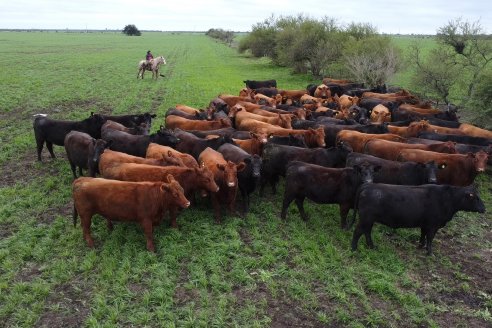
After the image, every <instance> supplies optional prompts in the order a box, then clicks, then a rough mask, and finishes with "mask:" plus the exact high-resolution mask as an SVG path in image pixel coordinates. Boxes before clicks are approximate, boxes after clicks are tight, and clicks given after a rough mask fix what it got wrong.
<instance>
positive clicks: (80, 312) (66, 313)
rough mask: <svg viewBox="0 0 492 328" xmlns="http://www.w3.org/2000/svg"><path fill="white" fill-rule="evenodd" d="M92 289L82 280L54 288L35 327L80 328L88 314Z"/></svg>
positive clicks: (79, 278) (78, 279)
mask: <svg viewBox="0 0 492 328" xmlns="http://www.w3.org/2000/svg"><path fill="white" fill-rule="evenodd" d="M91 294H92V288H91V287H90V286H88V284H87V283H86V282H85V281H84V280H83V279H82V277H80V276H79V277H75V278H74V279H73V280H72V281H69V282H67V283H65V284H62V285H59V286H57V287H55V289H54V290H53V291H52V293H51V294H50V295H49V296H48V299H47V300H46V303H45V311H44V313H43V314H42V315H41V317H40V318H39V320H38V322H37V323H36V325H35V327H49V328H51V327H82V326H83V325H84V321H85V319H86V318H87V316H88V315H89V313H90V307H89V303H90V300H91Z"/></svg>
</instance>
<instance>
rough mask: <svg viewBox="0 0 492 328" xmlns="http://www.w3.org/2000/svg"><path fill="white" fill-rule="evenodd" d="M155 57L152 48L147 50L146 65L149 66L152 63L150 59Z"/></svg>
mask: <svg viewBox="0 0 492 328" xmlns="http://www.w3.org/2000/svg"><path fill="white" fill-rule="evenodd" d="M152 59H154V56H153V55H152V53H151V52H150V50H148V51H147V55H146V56H145V60H146V61H147V62H146V63H145V64H146V66H149V65H150V61H151V60H152Z"/></svg>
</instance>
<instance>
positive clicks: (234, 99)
mask: <svg viewBox="0 0 492 328" xmlns="http://www.w3.org/2000/svg"><path fill="white" fill-rule="evenodd" d="M219 98H220V99H222V100H223V101H224V102H225V103H226V104H227V106H229V108H230V107H232V106H234V105H235V104H237V103H238V102H249V103H254V100H253V98H251V97H241V96H233V95H228V94H220V95H219Z"/></svg>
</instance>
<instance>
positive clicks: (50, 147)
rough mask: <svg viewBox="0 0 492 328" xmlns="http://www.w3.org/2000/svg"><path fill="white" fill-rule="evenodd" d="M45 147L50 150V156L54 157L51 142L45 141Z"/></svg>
mask: <svg viewBox="0 0 492 328" xmlns="http://www.w3.org/2000/svg"><path fill="white" fill-rule="evenodd" d="M46 148H48V151H49V152H50V155H51V158H55V157H56V156H55V153H54V152H53V143H51V142H48V141H46Z"/></svg>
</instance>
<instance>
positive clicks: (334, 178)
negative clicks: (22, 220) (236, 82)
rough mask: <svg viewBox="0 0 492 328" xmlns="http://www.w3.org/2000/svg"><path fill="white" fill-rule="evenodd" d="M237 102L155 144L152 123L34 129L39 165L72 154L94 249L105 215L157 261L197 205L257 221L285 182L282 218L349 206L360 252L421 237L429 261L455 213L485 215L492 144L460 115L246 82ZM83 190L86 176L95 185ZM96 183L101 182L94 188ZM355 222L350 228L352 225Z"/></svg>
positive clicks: (188, 110) (177, 113) (182, 120)
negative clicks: (408, 235) (137, 235)
mask: <svg viewBox="0 0 492 328" xmlns="http://www.w3.org/2000/svg"><path fill="white" fill-rule="evenodd" d="M244 82H245V84H246V88H244V89H242V90H240V92H239V95H229V94H220V95H219V96H218V97H217V98H215V99H213V100H211V101H210V104H209V106H208V107H207V108H206V109H196V108H193V107H190V106H186V105H180V104H178V105H176V106H175V108H170V109H169V110H168V111H167V112H166V117H165V127H164V126H163V125H161V126H160V128H159V129H158V130H157V132H155V133H150V130H151V123H152V119H153V118H155V115H151V114H149V113H145V114H134V115H122V116H108V115H100V114H94V113H91V115H90V117H89V118H87V119H85V120H83V121H59V120H52V119H50V118H47V117H46V116H45V115H37V116H36V118H35V120H34V133H35V138H36V143H37V152H38V159H39V160H41V152H42V149H43V146H44V144H45V143H46V147H47V148H48V151H49V152H50V154H51V156H52V157H55V155H54V152H53V144H55V145H61V146H64V147H65V149H66V152H67V157H68V161H69V162H70V166H71V169H72V172H73V176H74V178H75V181H74V182H73V186H72V191H73V200H74V214H73V221H74V225H75V224H76V219H77V216H80V218H81V225H82V229H83V237H84V239H85V240H86V242H87V244H88V245H89V246H90V247H93V245H94V241H93V239H92V237H91V234H90V225H91V219H92V216H93V215H94V214H100V215H102V216H103V217H105V218H106V221H107V225H108V228H109V229H112V220H115V221H133V222H138V223H139V224H140V225H141V226H142V228H143V230H144V233H145V237H146V241H147V249H148V250H150V251H154V249H155V248H154V243H153V233H152V230H153V226H155V225H157V224H159V223H160V222H161V221H162V219H163V217H164V216H165V214H167V213H169V216H170V223H171V226H172V227H177V224H176V217H177V215H178V213H179V211H180V210H182V209H184V208H187V207H189V206H190V199H191V200H193V199H195V198H194V197H195V194H196V193H199V194H200V195H201V196H207V195H210V199H211V203H212V206H213V209H214V217H215V220H216V222H217V223H220V222H221V216H222V213H221V212H222V207H224V208H225V209H226V210H227V211H228V212H229V214H237V212H236V207H235V205H236V195H237V193H238V190H239V193H240V194H241V212H243V213H247V212H248V209H249V205H250V204H249V203H250V194H251V193H253V192H254V191H255V190H256V189H259V194H260V196H262V195H263V194H264V192H265V187H266V186H267V185H270V186H271V189H272V192H273V193H276V187H277V183H278V181H279V179H280V177H284V178H285V192H284V197H283V204H282V210H281V217H282V218H283V219H285V218H286V215H287V209H288V207H289V205H290V204H291V203H292V201H295V203H296V205H297V207H298V209H299V214H300V216H301V218H302V219H303V220H308V216H307V215H306V213H305V211H304V207H303V203H304V200H305V199H306V198H308V199H310V200H311V201H314V202H316V203H322V204H338V205H339V210H340V219H341V227H342V228H344V229H347V228H349V227H350V226H351V225H352V224H353V223H354V221H355V220H356V213H357V212H359V220H358V223H357V226H356V228H355V230H354V233H353V239H352V249H353V250H355V249H356V248H357V244H358V240H359V238H360V237H361V235H362V234H364V235H365V238H366V242H367V245H368V247H371V248H372V247H373V242H372V240H371V229H372V226H373V224H374V223H375V222H378V223H382V224H385V225H387V226H390V227H394V228H400V227H409V228H410V227H419V228H420V229H421V237H420V247H424V246H425V247H426V249H427V254H431V252H432V239H433V238H434V235H435V234H436V232H437V230H438V229H439V228H441V227H443V226H444V225H445V224H446V223H447V222H448V221H449V220H451V218H452V217H453V215H454V214H455V213H456V212H457V211H473V212H479V213H483V212H484V211H485V207H484V204H483V202H482V201H481V199H480V197H479V195H478V192H477V189H476V187H475V186H474V185H473V181H474V179H475V177H476V176H477V174H479V173H480V172H484V171H485V169H486V167H487V164H490V161H491V159H490V154H491V152H492V132H490V131H488V130H484V129H480V128H478V127H475V126H473V125H471V124H466V123H460V122H459V120H458V116H457V111H456V108H453V107H451V106H450V107H448V108H447V109H446V110H439V109H436V108H432V103H431V102H422V101H421V100H419V99H418V98H417V97H416V96H414V95H412V94H410V93H409V92H407V91H406V90H401V89H399V90H394V92H386V90H384V92H382V91H383V90H379V89H375V90H368V89H364V88H363V85H361V84H358V83H353V82H351V81H347V80H334V79H329V78H325V79H323V81H322V83H321V84H319V85H309V86H308V87H307V88H306V89H300V90H282V89H278V88H277V83H276V81H275V80H267V81H249V80H247V81H244ZM77 167H78V168H79V175H80V176H82V173H83V172H82V169H87V170H88V171H89V175H90V176H91V177H79V178H77V173H76V169H77ZM96 174H99V175H100V176H101V178H95V176H96ZM350 209H354V215H353V218H352V219H351V220H350V221H351V222H348V220H347V216H348V212H349V210H350Z"/></svg>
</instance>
